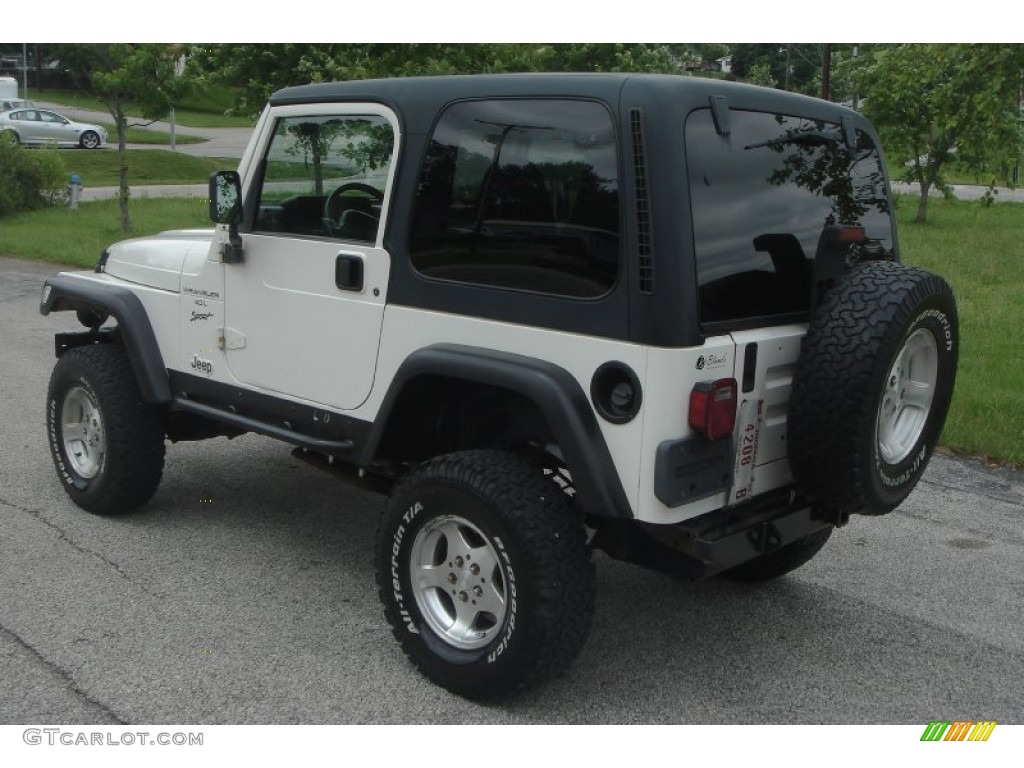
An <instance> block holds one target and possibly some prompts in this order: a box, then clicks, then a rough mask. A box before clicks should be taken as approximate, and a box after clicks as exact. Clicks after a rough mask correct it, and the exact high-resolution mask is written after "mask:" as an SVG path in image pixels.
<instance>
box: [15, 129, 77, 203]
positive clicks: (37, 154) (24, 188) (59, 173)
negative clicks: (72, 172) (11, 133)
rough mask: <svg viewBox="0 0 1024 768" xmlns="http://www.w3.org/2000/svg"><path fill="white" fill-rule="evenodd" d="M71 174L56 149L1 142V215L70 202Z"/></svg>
mask: <svg viewBox="0 0 1024 768" xmlns="http://www.w3.org/2000/svg"><path fill="white" fill-rule="evenodd" d="M67 194H68V174H67V169H66V168H65V167H64V161H63V160H62V159H61V157H60V155H59V154H57V152H55V151H54V150H52V149H26V148H25V147H23V146H21V145H20V144H11V143H10V142H8V141H0V216H5V215H7V214H10V213H15V212H17V211H30V210H32V209H34V208H42V207H44V206H47V205H59V204H61V203H63V202H66V201H67Z"/></svg>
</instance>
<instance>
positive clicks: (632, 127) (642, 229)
mask: <svg viewBox="0 0 1024 768" xmlns="http://www.w3.org/2000/svg"><path fill="white" fill-rule="evenodd" d="M629 134H630V139H631V141H632V145H633V184H634V186H635V190H634V199H635V200H636V255H637V288H638V290H639V291H640V293H654V241H653V237H652V234H651V233H652V231H653V230H652V226H651V201H650V190H649V189H648V186H647V157H646V141H645V139H644V116H643V111H642V110H640V109H631V110H630V111H629Z"/></svg>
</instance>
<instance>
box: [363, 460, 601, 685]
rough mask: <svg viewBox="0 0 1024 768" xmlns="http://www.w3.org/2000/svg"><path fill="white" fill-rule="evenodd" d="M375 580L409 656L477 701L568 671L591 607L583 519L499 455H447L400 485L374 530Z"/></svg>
mask: <svg viewBox="0 0 1024 768" xmlns="http://www.w3.org/2000/svg"><path fill="white" fill-rule="evenodd" d="M377 583H378V587H379V590H380V597H381V601H382V602H383V604H384V612H385V615H386V617H387V619H388V622H389V623H390V624H391V627H392V631H393V633H394V635H395V637H396V638H397V639H398V640H399V642H400V643H401V644H402V648H403V650H404V651H405V653H406V655H407V656H408V657H409V658H410V659H411V660H412V661H413V663H414V664H415V665H416V666H417V667H418V668H419V669H420V671H421V672H423V674H425V675H426V676H427V677H428V678H430V679H431V680H432V681H434V682H435V683H437V684H439V685H441V686H443V687H445V688H447V689H449V690H451V691H453V692H454V693H458V694H460V695H463V696H466V697H469V698H474V699H482V698H493V697H496V696H500V695H502V694H504V693H507V692H509V691H511V690H513V689H515V688H518V687H521V686H524V685H528V684H530V683H533V682H536V681H539V680H543V679H547V678H551V677H554V676H557V675H558V674H560V673H561V672H563V671H564V670H565V669H566V668H567V667H568V666H569V664H570V663H571V662H572V660H573V659H574V658H575V657H576V656H577V654H578V653H579V651H580V649H581V648H582V647H583V644H584V642H585V640H586V637H587V634H588V632H589V628H590V622H591V616H592V613H593V607H594V572H593V565H592V564H591V562H590V559H589V553H588V551H587V548H586V545H585V542H584V531H583V526H582V524H581V523H580V522H578V521H577V520H575V519H574V517H573V514H572V511H571V510H570V509H569V507H568V506H567V503H566V499H565V497H564V494H563V493H562V492H561V491H560V490H559V489H558V488H557V487H556V486H554V485H553V484H552V483H551V482H550V480H548V479H546V478H544V477H543V475H541V474H540V473H538V472H537V471H536V468H535V467H534V466H533V465H532V464H531V463H530V462H528V461H526V460H523V459H520V458H519V457H517V456H515V455H513V454H509V453H504V452H500V451H467V452H464V453H455V454H450V455H447V456H442V457H440V458H437V459H434V460H432V461H430V462H428V463H426V464H424V465H423V466H421V467H420V468H419V469H417V470H415V471H414V472H413V473H412V474H410V475H409V476H408V477H407V478H406V479H405V480H404V481H403V482H402V484H401V485H400V486H399V487H398V488H397V489H396V491H395V493H394V495H393V497H392V499H391V502H390V503H389V505H388V509H387V511H386V512H385V514H384V515H383V516H382V518H381V523H380V527H379V529H378V533H377Z"/></svg>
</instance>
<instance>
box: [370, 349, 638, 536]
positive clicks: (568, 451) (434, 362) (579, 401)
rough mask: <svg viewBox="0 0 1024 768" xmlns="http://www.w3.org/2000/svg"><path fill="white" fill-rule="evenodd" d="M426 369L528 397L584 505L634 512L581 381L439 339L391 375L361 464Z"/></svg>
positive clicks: (537, 363) (606, 513) (541, 364)
mask: <svg viewBox="0 0 1024 768" xmlns="http://www.w3.org/2000/svg"><path fill="white" fill-rule="evenodd" d="M423 375H432V376H444V377H448V378H452V379H460V380H463V381H469V382H475V383H479V384H486V385H490V386H493V387H498V388H501V389H506V390H510V391H514V392H516V393H518V394H520V395H524V396H525V397H527V398H528V399H530V400H531V401H532V402H533V403H534V404H535V405H536V406H537V407H538V408H539V409H540V411H541V413H542V414H543V415H544V417H545V418H546V419H547V421H548V425H549V426H550V427H551V430H552V432H553V433H554V436H555V439H556V440H557V441H558V445H559V447H560V448H561V450H562V454H563V458H564V459H565V463H566V465H567V467H568V469H569V472H570V474H571V475H572V477H573V485H574V487H575V489H576V497H577V498H578V499H579V501H580V503H581V504H582V505H583V508H584V509H586V510H587V512H589V513H591V514H594V515H599V516H601V517H612V518H625V519H632V518H633V512H632V510H631V508H630V506H629V502H628V500H627V499H626V494H625V493H624V491H623V489H622V483H621V482H620V481H619V473H618V471H617V470H616V468H615V463H614V462H613V461H612V456H611V453H610V452H609V451H608V445H607V443H606V442H605V439H604V435H603V434H602V433H601V428H600V426H599V425H598V423H597V419H596V418H595V416H594V410H593V408H592V407H591V405H590V401H589V400H588V399H587V396H586V395H585V394H584V392H583V389H582V388H581V387H580V385H579V382H577V381H576V379H575V378H574V377H573V376H572V375H571V374H570V373H569V372H568V371H566V370H565V369H564V368H561V367H559V366H557V365H555V364H553V363H550V362H547V361H546V360H538V359H536V358H532V357H526V356H524V355H517V354H512V353H509V352H497V351H494V350H490V349H481V348H478V347H470V346H465V345H461V344H435V345H431V346H429V347H424V348H422V349H419V350H416V351H415V352H413V353H412V354H410V355H409V356H408V357H407V358H406V359H405V361H404V362H403V363H402V365H401V366H400V367H399V369H398V371H397V372H396V374H395V376H394V378H393V379H392V381H391V386H390V387H389V388H388V391H387V394H386V395H385V396H384V400H383V402H382V403H381V407H380V410H379V411H378V413H377V418H376V419H374V424H373V429H372V430H371V432H370V436H369V438H368V440H367V442H366V445H365V447H364V449H363V456H362V461H361V464H362V465H363V466H369V464H370V463H371V462H372V461H373V459H374V458H375V456H376V454H377V451H378V449H379V447H380V443H381V441H382V440H383V438H384V434H385V432H386V431H387V428H388V422H389V420H390V418H391V414H392V410H393V409H394V407H395V404H396V403H397V402H398V400H399V398H400V396H401V394H402V391H403V389H404V388H405V387H406V385H407V384H409V383H410V382H411V381H413V380H414V379H415V378H417V377H418V376H423Z"/></svg>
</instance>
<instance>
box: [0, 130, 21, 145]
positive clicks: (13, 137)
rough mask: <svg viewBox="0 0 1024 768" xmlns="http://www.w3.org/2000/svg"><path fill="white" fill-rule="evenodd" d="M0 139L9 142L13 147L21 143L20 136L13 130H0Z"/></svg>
mask: <svg viewBox="0 0 1024 768" xmlns="http://www.w3.org/2000/svg"><path fill="white" fill-rule="evenodd" d="M0 141H3V142H5V143H7V144H10V145H11V146H12V147H13V146H16V145H17V144H20V143H21V138H20V137H19V136H18V134H17V133H15V132H14V131H0Z"/></svg>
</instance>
